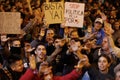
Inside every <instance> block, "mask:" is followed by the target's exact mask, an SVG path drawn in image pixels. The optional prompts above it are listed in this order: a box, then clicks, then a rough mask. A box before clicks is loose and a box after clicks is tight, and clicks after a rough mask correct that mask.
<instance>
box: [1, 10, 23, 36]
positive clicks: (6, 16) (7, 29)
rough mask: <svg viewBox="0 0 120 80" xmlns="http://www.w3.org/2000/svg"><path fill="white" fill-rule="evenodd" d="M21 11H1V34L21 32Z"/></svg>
mask: <svg viewBox="0 0 120 80" xmlns="http://www.w3.org/2000/svg"><path fill="white" fill-rule="evenodd" d="M20 23H21V21H20V13H19V12H0V34H20V29H21V28H20Z"/></svg>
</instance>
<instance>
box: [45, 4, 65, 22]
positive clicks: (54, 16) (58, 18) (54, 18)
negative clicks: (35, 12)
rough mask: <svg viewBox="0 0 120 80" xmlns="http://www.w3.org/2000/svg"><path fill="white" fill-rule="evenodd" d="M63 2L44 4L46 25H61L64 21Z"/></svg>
mask: <svg viewBox="0 0 120 80" xmlns="http://www.w3.org/2000/svg"><path fill="white" fill-rule="evenodd" d="M63 10H64V5H63V2H47V3H45V4H44V11H45V19H46V23H47V24H54V23H62V22H63V19H64V15H63V14H64V11H63Z"/></svg>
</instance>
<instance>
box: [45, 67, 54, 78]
mask: <svg viewBox="0 0 120 80" xmlns="http://www.w3.org/2000/svg"><path fill="white" fill-rule="evenodd" d="M44 80H53V73H52V70H51V68H50V67H48V68H46V70H45V72H44Z"/></svg>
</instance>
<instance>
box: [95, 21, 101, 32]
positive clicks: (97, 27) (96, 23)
mask: <svg viewBox="0 0 120 80" xmlns="http://www.w3.org/2000/svg"><path fill="white" fill-rule="evenodd" d="M101 28H102V24H101V23H100V22H95V23H94V29H95V30H96V31H99V30H100V29H101Z"/></svg>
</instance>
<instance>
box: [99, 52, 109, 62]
mask: <svg viewBox="0 0 120 80" xmlns="http://www.w3.org/2000/svg"><path fill="white" fill-rule="evenodd" d="M101 57H104V58H106V59H107V61H108V63H111V59H110V57H109V56H108V55H106V54H101V55H100V56H99V57H98V61H99V59H100V58H101ZM98 61H97V62H98Z"/></svg>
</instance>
